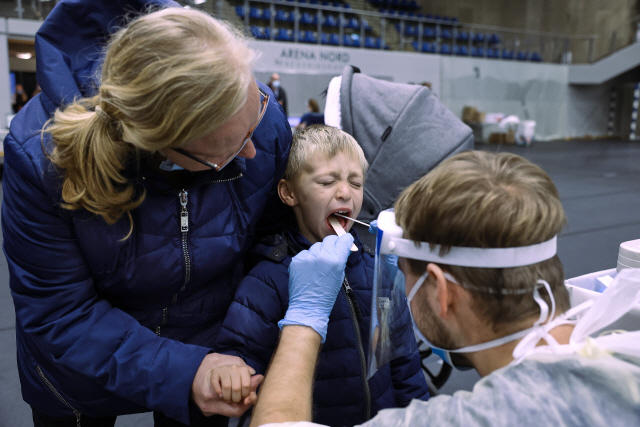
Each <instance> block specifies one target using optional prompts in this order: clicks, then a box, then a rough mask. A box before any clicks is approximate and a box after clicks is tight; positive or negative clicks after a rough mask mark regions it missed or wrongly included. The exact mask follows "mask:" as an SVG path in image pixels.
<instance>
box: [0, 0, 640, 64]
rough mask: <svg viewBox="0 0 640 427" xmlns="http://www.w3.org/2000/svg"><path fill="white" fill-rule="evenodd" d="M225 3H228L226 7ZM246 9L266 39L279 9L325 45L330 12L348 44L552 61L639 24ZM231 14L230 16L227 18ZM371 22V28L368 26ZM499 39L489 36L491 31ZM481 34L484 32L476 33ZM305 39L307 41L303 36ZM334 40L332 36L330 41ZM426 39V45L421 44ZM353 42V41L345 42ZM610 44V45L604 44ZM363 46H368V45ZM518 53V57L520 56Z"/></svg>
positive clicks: (37, 7) (638, 20) (17, 5)
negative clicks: (561, 26)
mask: <svg viewBox="0 0 640 427" xmlns="http://www.w3.org/2000/svg"><path fill="white" fill-rule="evenodd" d="M58 2H59V0H15V1H14V2H13V3H9V2H2V3H0V15H2V16H5V17H14V18H19V19H38V20H42V19H44V18H45V17H46V16H47V14H48V13H49V12H50V11H51V9H53V7H54V6H55V4H57V3H58ZM178 2H179V3H181V4H182V5H185V6H190V7H194V8H200V9H204V10H206V11H208V12H210V13H213V14H215V15H218V16H222V15H223V9H224V6H225V3H226V0H178ZM228 4H230V3H227V5H226V6H227V8H228ZM240 5H241V6H242V7H243V10H244V17H243V19H242V23H243V24H244V26H245V27H246V29H247V31H250V27H251V25H250V24H251V18H250V16H249V12H250V6H251V5H260V6H261V7H262V8H263V9H267V10H269V11H270V13H269V20H268V21H269V22H268V26H267V25H265V28H268V29H269V31H268V33H269V34H268V37H263V38H267V39H269V40H276V39H277V38H278V37H277V34H276V28H278V27H279V25H277V24H279V23H278V22H277V21H276V11H277V10H278V9H287V10H290V11H291V12H290V13H291V14H292V17H293V19H292V22H290V25H291V26H292V27H293V28H292V31H291V36H292V39H293V40H292V41H294V42H301V41H303V40H301V32H300V29H301V28H306V29H310V28H313V32H314V33H315V34H314V37H315V42H316V43H317V44H326V43H324V42H326V41H327V40H323V39H322V34H323V33H326V32H324V31H323V29H324V28H327V27H326V25H323V20H324V19H325V17H328V16H333V17H334V19H335V20H336V23H337V26H336V27H335V30H336V31H337V35H338V41H337V45H338V46H346V44H345V43H344V42H345V39H344V36H345V34H349V35H350V34H356V35H357V37H355V36H354V40H359V43H358V44H359V46H360V47H361V48H365V41H366V38H367V37H368V35H371V37H373V36H375V37H374V41H376V44H375V46H374V47H375V48H379V49H385V48H387V45H390V46H389V47H390V48H392V49H397V50H405V49H408V48H413V50H417V51H419V52H422V51H426V52H431V53H436V52H437V53H443V54H453V55H469V56H477V57H489V58H496V57H500V58H513V59H534V60H541V61H546V62H555V63H570V62H583V63H590V62H593V61H595V60H597V59H599V58H601V57H602V56H606V55H608V54H610V53H611V52H614V51H616V50H618V49H620V48H622V47H624V46H626V45H628V44H629V43H631V42H633V41H635V40H636V39H637V37H638V36H636V34H635V32H640V29H638V31H635V30H634V34H633V37H624V35H625V34H626V35H628V34H629V33H631V31H630V30H629V28H631V27H634V26H635V27H634V28H640V27H638V26H639V25H640V15H638V16H635V17H633V18H631V19H629V20H628V21H627V22H625V23H624V24H621V26H620V27H618V28H617V29H616V30H613V31H612V33H611V35H607V34H604V35H598V34H587V35H575V34H563V33H552V32H542V31H531V30H519V29H512V28H505V27H496V26H488V25H479V24H468V23H459V22H456V23H452V22H449V23H444V22H443V21H442V20H436V19H429V18H420V17H417V16H413V17H410V16H406V15H405V16H398V15H391V14H389V13H380V12H377V11H368V10H356V9H345V8H342V7H333V6H322V5H318V4H315V5H313V4H309V3H298V2H290V1H283V0H282V1H280V0H278V1H276V0H244V2H243V3H240ZM303 13H306V14H309V15H313V16H314V18H313V22H315V25H314V26H313V27H312V26H310V25H308V24H305V23H304V22H301V21H302V20H303V19H302V15H303ZM347 16H349V17H355V19H356V22H357V24H358V25H357V29H355V28H353V26H352V25H349V22H350V21H347V20H346V17H347ZM226 18H230V17H228V16H227V17H226ZM369 24H371V26H372V27H373V29H372V30H369V28H368V27H369ZM494 34H495V35H496V36H497V40H495V39H494V40H491V39H490V37H492V36H493V35H494ZM480 35H482V36H483V37H480ZM304 41H306V42H307V43H308V42H309V40H304ZM332 42H333V43H332V44H336V43H335V39H334V40H332ZM425 43H426V44H425ZM349 45H350V46H352V44H349ZM607 45H608V46H607ZM352 47H353V46H352ZM366 47H368V48H371V47H372V46H371V45H367V46H366ZM518 53H520V58H519V57H518ZM534 54H535V55H536V57H534V58H532V56H533V55H534Z"/></svg>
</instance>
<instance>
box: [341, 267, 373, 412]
mask: <svg viewBox="0 0 640 427" xmlns="http://www.w3.org/2000/svg"><path fill="white" fill-rule="evenodd" d="M342 284H343V285H344V292H345V294H346V296H347V302H348V303H349V311H350V312H351V320H352V321H353V327H354V329H355V332H356V341H357V344H358V353H359V354H360V367H361V369H362V387H363V389H364V395H365V399H366V400H365V408H364V416H365V421H368V420H369V419H370V418H371V391H370V390H369V382H368V381H367V362H366V358H365V355H364V346H363V345H362V336H361V334H360V324H359V322H358V319H361V318H362V312H361V311H360V308H359V307H358V303H357V302H356V300H355V295H354V293H353V288H351V286H350V285H349V281H348V280H347V277H346V276H345V278H344V281H343V282H342Z"/></svg>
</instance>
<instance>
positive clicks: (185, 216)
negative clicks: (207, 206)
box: [179, 190, 189, 233]
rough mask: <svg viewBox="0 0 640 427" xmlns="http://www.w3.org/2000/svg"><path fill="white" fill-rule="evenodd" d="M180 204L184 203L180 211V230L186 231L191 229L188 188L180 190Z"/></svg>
mask: <svg viewBox="0 0 640 427" xmlns="http://www.w3.org/2000/svg"><path fill="white" fill-rule="evenodd" d="M179 196H180V205H182V211H181V212H180V231H181V232H182V233H186V232H187V231H189V211H188V210H187V199H188V196H189V193H188V192H187V191H186V190H182V191H180V194H179Z"/></svg>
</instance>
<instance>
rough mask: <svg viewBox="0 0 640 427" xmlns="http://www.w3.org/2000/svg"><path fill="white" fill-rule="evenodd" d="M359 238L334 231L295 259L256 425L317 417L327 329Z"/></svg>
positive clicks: (292, 263)
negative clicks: (317, 376) (315, 391)
mask: <svg viewBox="0 0 640 427" xmlns="http://www.w3.org/2000/svg"><path fill="white" fill-rule="evenodd" d="M352 243H353V236H351V235H350V234H349V233H347V234H344V235H342V236H341V237H338V236H328V237H325V239H324V240H323V241H322V242H321V243H316V244H314V245H313V246H311V248H309V250H308V251H302V252H300V253H299V254H298V255H296V256H295V257H294V258H293V260H291V264H290V265H289V307H288V308H287V312H286V314H285V316H284V319H282V320H281V321H280V322H279V323H278V326H280V328H282V334H281V335H280V343H279V344H278V348H277V350H276V353H275V355H274V357H273V360H272V361H271V366H270V367H269V370H268V371H267V377H266V380H265V383H264V385H263V386H262V389H261V390H260V394H259V397H258V403H257V405H256V408H255V410H254V412H253V416H252V420H251V425H252V426H260V425H263V424H267V423H274V422H285V421H309V420H311V390H312V387H313V373H314V370H315V366H316V361H317V359H318V350H319V347H320V343H321V342H324V340H325V338H326V335H327V324H328V323H329V314H330V313H331V310H332V309H333V305H334V304H335V302H336V296H337V295H338V292H339V291H340V286H341V285H342V280H343V278H344V268H345V266H346V263H347V258H348V257H349V254H350V251H351V245H352Z"/></svg>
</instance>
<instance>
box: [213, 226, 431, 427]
mask: <svg viewBox="0 0 640 427" xmlns="http://www.w3.org/2000/svg"><path fill="white" fill-rule="evenodd" d="M351 233H352V234H353V236H354V237H355V239H356V245H357V246H358V251H357V252H352V253H351V255H350V256H349V259H348V261H347V268H346V271H345V276H346V282H345V283H348V285H349V286H350V288H351V289H352V293H351V294H350V295H348V293H347V290H346V286H344V284H343V288H342V289H341V290H340V293H339V294H338V297H337V299H336V303H335V305H334V307H333V310H332V311H331V315H330V317H329V326H328V330H327V339H326V341H325V343H324V344H323V345H322V350H321V352H320V356H319V359H318V367H317V371H316V378H315V383H314V390H313V406H314V413H313V421H314V422H316V423H320V424H326V425H330V426H345V425H346V426H352V425H356V424H361V423H363V422H365V421H366V420H368V419H369V418H370V417H373V416H374V415H375V414H376V413H377V412H378V411H379V410H381V409H385V408H396V407H404V406H407V405H408V404H409V402H411V400H412V399H422V400H427V399H428V398H429V391H428V388H427V383H426V381H425V378H424V374H423V373H422V368H421V365H420V356H419V354H418V349H417V345H416V340H415V336H414V334H413V328H412V326H411V318H410V317H409V310H408V309H407V308H405V309H404V313H403V314H402V316H401V318H403V320H404V322H402V325H400V326H399V327H397V328H396V329H395V330H394V331H393V332H394V335H395V337H394V340H399V341H402V342H409V343H411V344H410V345H408V346H407V347H408V348H410V354H407V355H406V357H401V358H398V359H396V360H394V361H392V362H391V363H388V364H386V365H384V366H382V367H381V368H380V369H379V370H378V372H376V374H375V375H374V376H373V377H371V379H369V381H367V380H366V377H367V376H366V365H365V360H366V359H365V358H366V354H367V350H368V348H369V326H370V324H371V297H372V286H373V264H374V262H373V257H372V256H371V255H370V254H368V253H365V250H364V249H363V246H362V243H361V242H360V240H359V239H358V237H357V233H356V232H355V230H351ZM309 246H310V244H309V241H308V240H307V239H306V238H304V237H303V236H302V235H301V234H300V233H299V232H298V231H297V230H292V229H290V230H287V231H286V232H285V233H284V234H280V235H275V236H271V237H269V238H268V239H265V240H263V241H262V243H261V244H259V245H257V246H256V247H254V248H253V249H252V251H251V256H255V257H256V258H257V259H258V260H260V262H259V263H258V264H257V265H256V266H255V267H254V268H253V269H252V270H251V271H250V272H249V274H248V275H247V277H245V278H244V279H243V281H242V283H241V284H240V286H239V288H238V291H237V293H236V296H235V299H234V301H233V304H231V307H230V308H229V312H228V313H227V317H226V319H225V321H224V324H223V326H222V330H221V331H220V334H219V336H218V345H217V348H218V350H219V351H220V352H222V353H227V354H233V355H236V356H240V357H242V358H243V359H244V360H245V361H246V362H247V364H248V365H251V366H252V367H253V368H254V369H255V370H256V371H257V372H258V373H260V374H264V372H265V371H266V369H267V365H268V364H269V361H270V360H271V355H272V353H273V351H274V350H275V348H276V345H277V343H278V337H279V334H280V330H279V328H278V321H279V320H281V319H282V318H283V317H284V314H285V312H286V310H287V307H288V305H289V288H288V285H289V271H288V269H289V264H290V263H291V258H292V256H293V255H295V254H296V253H298V252H299V251H300V250H302V249H308V248H309ZM354 305H355V306H357V307H358V309H359V311H360V312H361V313H360V314H361V315H360V316H359V315H358V314H357V313H356V311H357V310H358V309H354Z"/></svg>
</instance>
